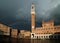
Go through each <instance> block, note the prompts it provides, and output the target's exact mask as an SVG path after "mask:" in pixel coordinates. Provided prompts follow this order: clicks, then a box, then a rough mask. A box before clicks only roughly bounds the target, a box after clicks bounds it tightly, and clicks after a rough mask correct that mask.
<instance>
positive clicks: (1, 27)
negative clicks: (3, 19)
mask: <svg viewBox="0 0 60 43" xmlns="http://www.w3.org/2000/svg"><path fill="white" fill-rule="evenodd" d="M0 31H2V32H3V34H4V35H10V27H9V26H6V25H4V24H0Z"/></svg>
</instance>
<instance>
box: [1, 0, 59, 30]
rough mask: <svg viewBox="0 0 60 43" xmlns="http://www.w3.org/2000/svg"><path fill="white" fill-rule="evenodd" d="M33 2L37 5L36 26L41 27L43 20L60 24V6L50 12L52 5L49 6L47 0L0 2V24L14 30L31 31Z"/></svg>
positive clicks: (5, 0) (10, 0)
mask: <svg viewBox="0 0 60 43" xmlns="http://www.w3.org/2000/svg"><path fill="white" fill-rule="evenodd" d="M32 2H33V3H34V4H35V5H36V6H35V8H36V10H35V11H36V18H35V19H36V26H41V22H42V20H50V19H53V20H54V21H56V24H59V23H60V20H59V19H60V17H59V16H60V12H59V11H60V9H59V8H60V7H59V6H60V5H58V7H56V8H54V9H53V10H51V11H50V10H49V11H48V8H50V7H49V5H50V4H51V3H50V4H47V3H49V1H47V0H46V1H45V2H44V1H43V0H38V1H37V0H0V22H3V23H4V24H7V25H9V26H12V27H14V28H18V29H26V30H30V28H31V14H30V10H31V3H32ZM45 4H46V5H45ZM51 5H52V4H51ZM51 7H52V6H51ZM42 9H43V10H42ZM46 10H47V11H46ZM45 11H46V12H45ZM42 13H45V14H42Z"/></svg>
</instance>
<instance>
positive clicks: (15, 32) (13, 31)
mask: <svg viewBox="0 0 60 43" xmlns="http://www.w3.org/2000/svg"><path fill="white" fill-rule="evenodd" d="M17 33H18V30H17V29H12V31H11V37H13V38H17Z"/></svg>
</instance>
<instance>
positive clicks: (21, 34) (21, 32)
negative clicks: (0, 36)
mask: <svg viewBox="0 0 60 43" xmlns="http://www.w3.org/2000/svg"><path fill="white" fill-rule="evenodd" d="M30 33H31V32H30V31H26V30H20V38H25V37H30Z"/></svg>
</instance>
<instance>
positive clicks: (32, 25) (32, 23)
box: [31, 3, 35, 32]
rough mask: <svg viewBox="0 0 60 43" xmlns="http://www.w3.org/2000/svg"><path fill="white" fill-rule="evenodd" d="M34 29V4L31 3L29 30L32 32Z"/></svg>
mask: <svg viewBox="0 0 60 43" xmlns="http://www.w3.org/2000/svg"><path fill="white" fill-rule="evenodd" d="M34 29H35V6H34V4H33V3H32V6H31V31H32V32H33V31H34Z"/></svg>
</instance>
